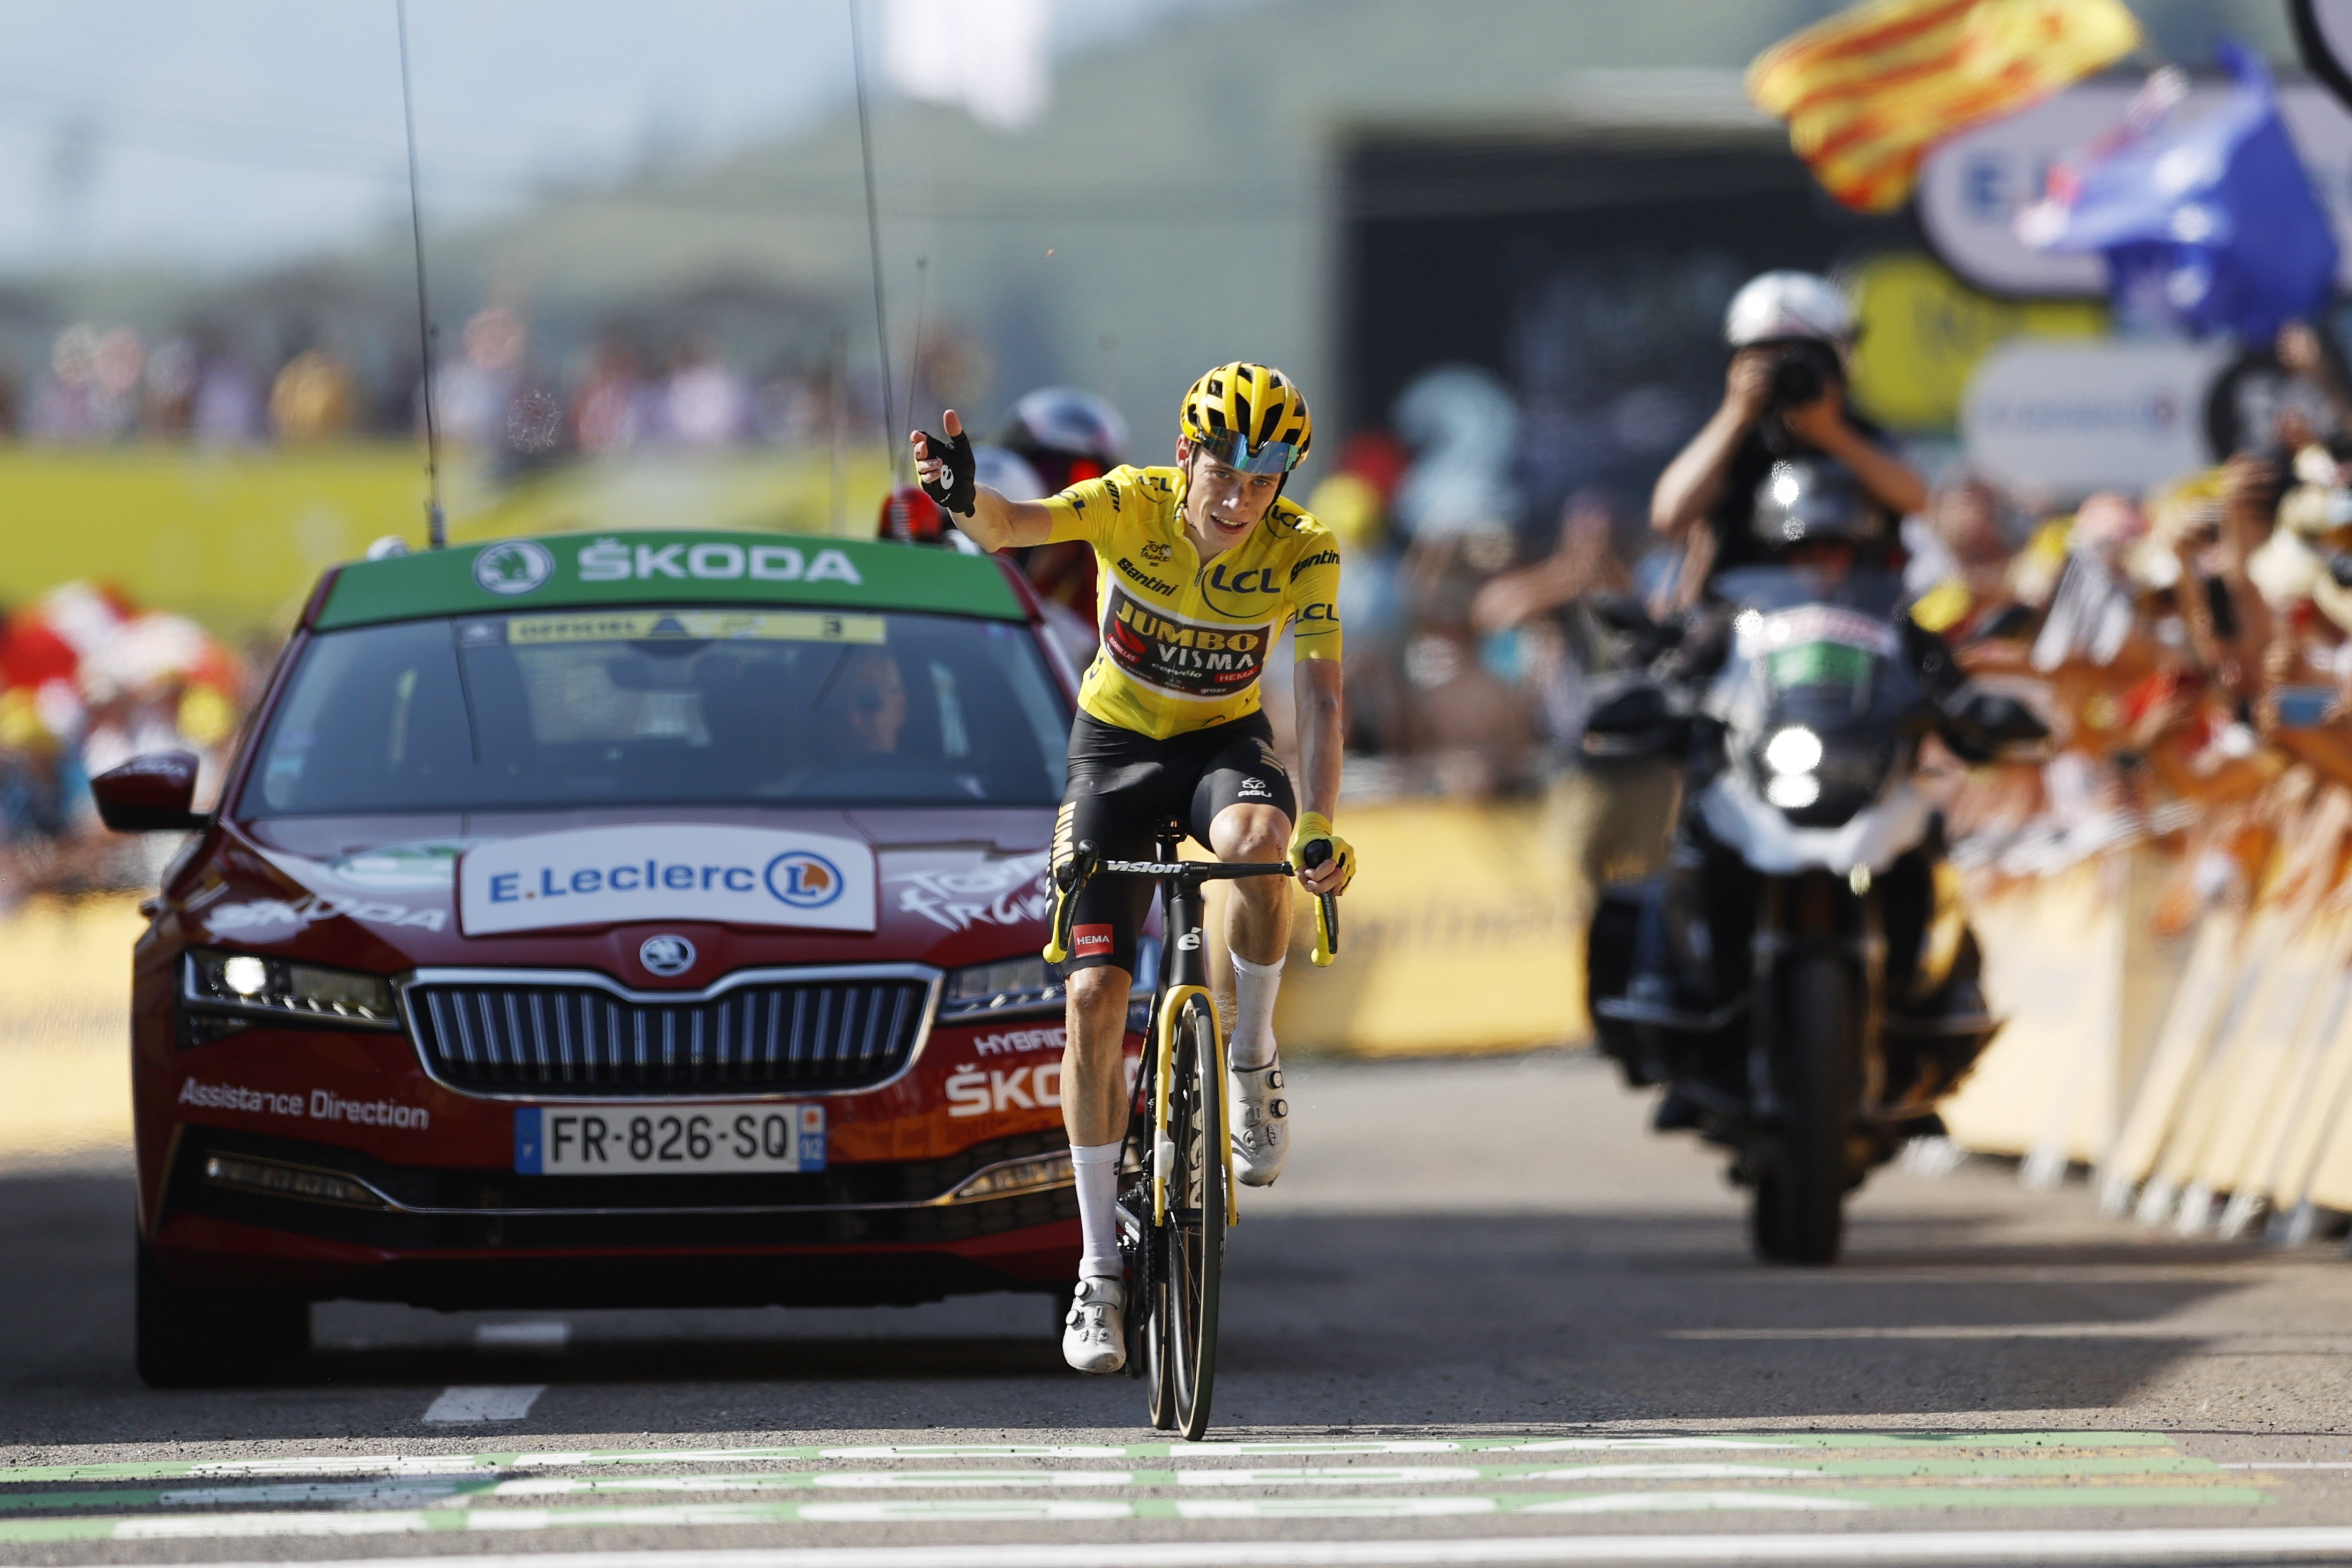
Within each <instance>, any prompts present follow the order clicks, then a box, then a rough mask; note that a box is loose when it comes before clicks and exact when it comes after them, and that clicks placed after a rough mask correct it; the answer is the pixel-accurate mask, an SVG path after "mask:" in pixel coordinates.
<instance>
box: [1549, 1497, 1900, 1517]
mask: <svg viewBox="0 0 2352 1568" xmlns="http://www.w3.org/2000/svg"><path fill="white" fill-rule="evenodd" d="M1726 1509H1755V1510H1763V1511H1765V1512H1773V1511H1779V1512H1783V1513H1868V1512H1869V1511H1870V1504H1868V1503H1866V1502H1854V1501H1852V1500H1848V1499H1845V1498H1833V1497H1802V1496H1792V1495H1790V1494H1787V1493H1781V1492H1603V1493H1602V1494H1601V1496H1599V1497H1580V1498H1570V1499H1569V1500H1566V1501H1564V1502H1539V1503H1536V1504H1534V1505H1532V1506H1530V1507H1528V1508H1524V1509H1521V1510H1519V1511H1520V1512H1522V1513H1717V1512H1720V1511H1722V1510H1726Z"/></svg>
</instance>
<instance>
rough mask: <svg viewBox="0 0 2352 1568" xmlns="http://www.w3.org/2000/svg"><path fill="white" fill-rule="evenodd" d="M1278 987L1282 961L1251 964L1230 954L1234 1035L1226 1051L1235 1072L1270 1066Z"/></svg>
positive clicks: (1279, 987) (1238, 955) (1272, 1059)
mask: <svg viewBox="0 0 2352 1568" xmlns="http://www.w3.org/2000/svg"><path fill="white" fill-rule="evenodd" d="M1281 989H1282V960H1280V959H1278V958H1277V959H1276V960H1275V961H1274V962H1273V963H1251V962H1250V961H1249V960H1248V959H1246V958H1244V957H1243V956H1242V955H1241V954H1240V953H1238V952H1237V953H1235V954H1234V1038H1233V1044H1232V1045H1231V1046H1230V1047H1228V1049H1227V1052H1226V1057H1227V1060H1228V1062H1229V1063H1230V1065H1231V1066H1232V1068H1233V1069H1234V1071H1235V1072H1255V1071H1257V1070H1258V1069H1259V1068H1269V1067H1272V1066H1273V1065H1274V997H1275V993H1276V992H1278V991H1280V990H1281Z"/></svg>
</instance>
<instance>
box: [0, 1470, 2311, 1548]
mask: <svg viewBox="0 0 2352 1568" xmlns="http://www.w3.org/2000/svg"><path fill="white" fill-rule="evenodd" d="M2268 1501H2269V1496H2268V1494H2267V1493H2264V1492H2263V1491H2260V1490H2257V1489H2253V1488H2251V1487H2229V1486H2170V1487H2165V1486H2147V1487H2139V1486H2095V1487H2077V1488H2054V1487H2044V1488H2027V1489H2000V1490H1994V1489H1974V1488H1907V1487H1895V1488H1887V1489H1881V1490H1876V1491H1820V1492H1796V1491H1636V1492H1585V1493H1573V1494H1567V1495H1560V1494H1550V1493H1543V1492H1524V1493H1506V1494H1501V1495H1487V1496H1479V1495H1475V1494H1458V1495H1441V1496H1434V1497H1377V1496H1375V1497H1364V1496H1360V1495H1359V1496H1347V1495H1335V1494H1329V1493H1327V1494H1324V1495H1322V1496H1319V1497H1295V1498H1138V1499H1132V1500H1129V1499H1124V1498H975V1497H964V1498H902V1499H888V1500H873V1501H848V1500H843V1501H838V1502H835V1501H822V1502H772V1501H761V1502H719V1503H667V1504H658V1505H652V1506H640V1507H635V1508H614V1507H601V1508H600V1507H586V1508H562V1509H549V1508H472V1507H465V1506H459V1507H454V1508H450V1507H430V1508H422V1509H382V1510H351V1511H333V1512H320V1511H309V1512H295V1511H285V1512H273V1513H164V1514H133V1515H129V1516H111V1517H105V1516H101V1517H95V1518H93V1517H89V1516H84V1517H81V1518H68V1519H16V1520H9V1521H5V1522H0V1542H5V1543H24V1542H56V1541H116V1542H121V1541H218V1540H231V1539H239V1538H259V1537H268V1536H278V1537H286V1536H355V1535H431V1534H445V1533H448V1534H456V1533H482V1532H491V1531H526V1532H537V1531H549V1530H633V1529H645V1528H653V1527H662V1526H689V1527H698V1528H706V1529H707V1528H711V1527H715V1526H729V1525H732V1526H746V1525H784V1524H973V1523H990V1522H995V1523H1020V1524H1036V1523H1080V1522H1084V1523H1095V1522H1102V1521H1124V1520H1185V1521H1213V1520H1215V1521H1234V1520H1301V1519H1351V1520H1395V1519H1437V1518H1444V1517H1449V1516H1462V1515H1496V1514H1509V1515H1528V1516H1533V1517H1541V1516H1544V1515H1547V1514H1552V1515H1559V1514H1597V1513H1661V1512H1663V1513H1721V1512H1743V1511H1744V1512H1766V1513H1786V1512H1828V1513H1874V1512H1880V1511H1892V1510H1905V1509H1919V1508H1933V1509H1947V1510H1948V1509H1972V1510H1990V1509H2033V1508H2065V1507H2093V1508H2169V1507H2184V1506H2185V1507H2202V1508H2259V1507H2261V1506H2263V1504H2264V1503H2266V1502H2268ZM2344 1533H2345V1535H2346V1538H2347V1541H2352V1531H2345V1532H2344ZM1094 1550H1096V1551H1097V1552H1099V1551H1100V1550H1101V1549H1100V1548H1098V1547H1097V1548H1095V1549H1094ZM1097 1560H1099V1559H1097Z"/></svg>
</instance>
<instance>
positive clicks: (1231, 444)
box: [1192, 430, 1305, 474]
mask: <svg viewBox="0 0 2352 1568" xmlns="http://www.w3.org/2000/svg"><path fill="white" fill-rule="evenodd" d="M1192 445H1193V446H1194V447H1196V448H1198V449H1199V450H1201V451H1203V452H1206V453H1208V454H1209V456H1210V457H1211V458H1214V459H1215V460H1216V461H1218V462H1220V463H1223V464H1224V465H1225V467H1227V468H1239V469H1240V470H1241V471H1242V472H1243V473H1244V474H1286V473H1288V472H1290V470H1291V469H1293V468H1297V466H1298V459H1299V458H1301V457H1302V456H1304V455H1305V454H1304V453H1302V452H1301V451H1300V450H1299V448H1298V447H1297V446H1295V445H1293V444H1292V443H1291V442H1288V441H1268V442H1267V443H1265V445H1264V446H1262V447H1252V446H1251V445H1250V444H1249V442H1248V440H1247V439H1246V438H1245V437H1244V436H1243V435H1242V433H1241V432H1240V431H1238V430H1218V431H1213V432H1212V433H1211V434H1209V435H1206V436H1195V437H1192Z"/></svg>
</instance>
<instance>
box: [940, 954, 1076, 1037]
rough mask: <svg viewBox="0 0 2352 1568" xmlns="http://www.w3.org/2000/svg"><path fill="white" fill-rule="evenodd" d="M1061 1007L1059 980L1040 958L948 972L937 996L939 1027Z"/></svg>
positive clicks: (988, 964)
mask: <svg viewBox="0 0 2352 1568" xmlns="http://www.w3.org/2000/svg"><path fill="white" fill-rule="evenodd" d="M1060 1005H1062V979H1061V976H1060V975H1058V974H1055V973H1054V971H1053V970H1052V968H1051V967H1049V966H1048V965H1047V964H1046V963H1045V960H1044V959H1042V958H1039V957H1037V956H1035V955H1034V954H1032V955H1030V956H1029V957H1027V958H1008V959H1005V960H1003V962H1001V963H976V964H973V965H972V966H971V968H969V969H951V970H950V971H948V981H947V984H946V986H945V987H944V989H942V991H941V992H940V1021H941V1022H942V1023H945V1022H950V1021H951V1020H954V1019H958V1018H971V1017H977V1016H992V1015H995V1014H999V1013H1014V1012H1029V1011H1032V1010H1037V1009H1043V1008H1047V1007H1059V1006H1060Z"/></svg>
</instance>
